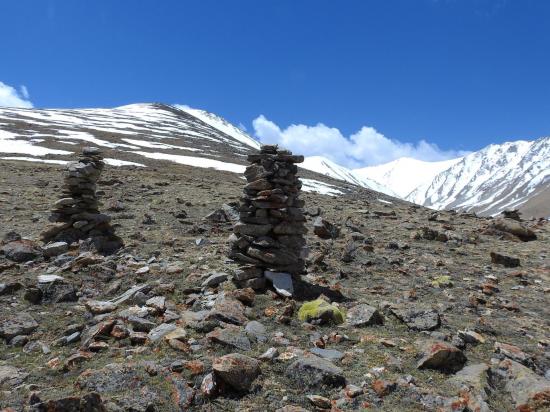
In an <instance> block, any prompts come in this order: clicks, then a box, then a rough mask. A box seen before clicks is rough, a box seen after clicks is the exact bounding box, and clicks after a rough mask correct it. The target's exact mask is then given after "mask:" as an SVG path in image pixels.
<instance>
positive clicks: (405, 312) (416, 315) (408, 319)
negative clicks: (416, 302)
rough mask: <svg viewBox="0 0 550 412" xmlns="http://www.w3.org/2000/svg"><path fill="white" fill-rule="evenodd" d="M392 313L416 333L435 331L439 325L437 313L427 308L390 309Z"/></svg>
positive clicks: (439, 320)
mask: <svg viewBox="0 0 550 412" xmlns="http://www.w3.org/2000/svg"><path fill="white" fill-rule="evenodd" d="M391 311H392V313H393V314H394V315H395V316H396V317H397V318H398V319H399V320H400V321H402V322H403V323H405V324H406V325H407V326H408V327H409V329H412V330H416V331H423V330H426V331H430V330H435V329H437V328H438V327H439V326H440V325H441V319H440V317H439V313H438V312H437V311H436V310H434V309H429V308H409V309H402V308H392V309H391Z"/></svg>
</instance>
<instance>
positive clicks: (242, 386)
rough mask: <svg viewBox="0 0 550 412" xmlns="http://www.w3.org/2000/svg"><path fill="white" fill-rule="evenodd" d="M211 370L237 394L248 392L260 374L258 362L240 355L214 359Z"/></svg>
mask: <svg viewBox="0 0 550 412" xmlns="http://www.w3.org/2000/svg"><path fill="white" fill-rule="evenodd" d="M212 370H213V372H214V374H215V375H216V377H218V378H219V379H221V380H222V381H224V382H225V383H226V384H228V385H229V386H231V387H232V388H233V389H235V390H237V391H239V392H244V391H248V390H249V389H250V388H251V387H252V383H253V382H254V380H255V379H256V378H257V377H258V375H260V373H261V370H260V362H258V361H257V360H256V359H254V358H251V357H249V356H246V355H241V354H240V353H230V354H229V355H225V356H222V357H219V358H216V359H214V362H213V363H212Z"/></svg>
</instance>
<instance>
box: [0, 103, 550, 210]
mask: <svg viewBox="0 0 550 412" xmlns="http://www.w3.org/2000/svg"><path fill="white" fill-rule="evenodd" d="M79 144H80V145H83V144H86V145H96V146H100V147H102V148H103V149H105V150H106V151H107V156H106V157H107V158H106V161H107V163H108V164H110V165H112V166H134V167H148V166H153V167H154V166H156V165H158V162H159V161H169V162H175V163H180V164H184V165H187V166H192V167H206V168H214V169H218V170H222V171H228V172H233V173H242V172H243V171H244V168H245V166H246V155H247V154H248V153H252V152H254V151H255V150H257V149H258V148H259V147H260V142H258V141H257V140H256V139H254V138H253V137H251V136H250V135H248V134H247V133H246V132H245V131H243V130H241V129H240V128H238V127H236V126H234V125H232V124H231V123H230V122H228V121H227V120H225V119H223V118H221V117H220V116H217V115H216V114H213V113H209V112H207V111H204V110H200V109H193V108H190V107H187V106H169V105H164V104H131V105H127V106H121V107H117V108H113V109H18V108H0V159H8V160H18V161H34V162H46V163H60V164H62V163H66V162H67V161H68V160H67V159H70V158H71V157H70V156H69V155H72V154H73V153H74V152H75V151H76V150H77V148H76V147H75V145H79ZM300 167H302V169H305V171H304V174H305V176H304V189H305V190H313V191H318V192H320V193H326V194H331V195H339V194H342V193H348V192H350V191H356V190H357V187H362V188H367V189H370V190H374V191H376V192H380V193H382V194H384V195H385V196H391V197H396V198H400V199H404V200H407V201H410V202H413V203H417V204H420V205H424V206H427V207H431V208H434V209H458V210H464V211H474V212H477V213H479V214H482V215H495V214H498V213H500V212H501V211H502V210H505V209H511V208H520V209H522V210H524V211H526V215H527V216H539V217H540V216H544V217H549V216H550V138H549V137H544V138H540V139H538V140H536V141H521V140H520V141H517V142H508V143H503V144H500V145H490V146H488V147H486V148H484V149H482V150H479V151H477V152H474V153H471V154H469V155H466V156H464V157H462V158H458V159H451V160H446V161H441V162H425V161H421V160H417V159H411V158H401V159H397V160H394V161H392V162H389V163H386V164H383V165H378V166H370V167H365V168H360V169H354V170H351V169H348V168H346V167H343V166H341V165H338V164H336V163H334V162H333V161H331V160H330V159H327V158H325V157H322V156H311V157H306V159H305V161H304V163H303V164H301V165H300ZM306 171H310V172H311V174H309V172H306Z"/></svg>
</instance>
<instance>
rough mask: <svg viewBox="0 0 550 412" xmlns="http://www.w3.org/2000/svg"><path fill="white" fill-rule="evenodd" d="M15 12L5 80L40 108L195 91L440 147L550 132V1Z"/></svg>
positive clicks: (190, 98) (30, 4)
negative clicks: (25, 90)
mask: <svg viewBox="0 0 550 412" xmlns="http://www.w3.org/2000/svg"><path fill="white" fill-rule="evenodd" d="M0 16H2V18H1V21H2V24H1V25H0V38H2V47H1V48H0V82H2V83H3V84H4V85H9V86H12V87H13V88H14V89H16V91H17V93H18V94H19V98H21V99H22V100H29V101H30V102H32V104H33V105H34V106H35V107H48V108H49V107H99V106H101V107H112V106H117V105H123V104H128V103H134V102H153V101H159V102H166V103H180V104H186V105H189V106H192V107H198V108H204V109H207V110H209V111H212V112H215V113H217V114H220V115H222V116H224V117H225V118H227V119H228V120H230V121H231V122H233V123H235V124H243V125H244V126H246V128H247V129H248V131H249V132H251V133H253V134H256V135H260V137H263V136H262V134H263V135H264V136H265V135H266V134H267V135H270V136H272V135H273V133H275V135H273V136H274V137H272V138H273V139H275V140H276V139H281V137H280V136H283V135H284V134H285V133H287V135H286V137H288V138H289V139H291V138H294V137H293V135H291V133H293V129H288V127H289V126H291V125H298V126H303V127H302V130H301V133H302V134H303V133H306V134H308V133H309V132H311V136H318V134H319V135H322V136H325V137H327V136H326V135H327V133H328V134H329V135H330V133H332V132H334V131H335V130H337V132H338V134H339V135H340V136H342V137H343V138H344V139H347V140H348V141H350V139H351V140H353V136H355V135H357V134H358V133H359V134H360V133H361V130H367V132H369V133H371V134H372V133H377V134H378V135H380V136H383V137H384V138H386V137H387V139H388V140H391V141H392V142H393V143H395V144H396V145H397V146H396V147H397V148H400V147H401V148H403V147H405V148H406V147H408V148H409V149H410V150H409V152H410V153H409V152H407V150H405V149H404V151H402V152H399V150H398V151H397V153H398V154H403V153H404V154H405V155H407V154H410V155H411V156H416V157H419V158H426V159H428V160H437V159H438V158H439V157H441V158H445V157H452V156H453V155H454V154H456V153H457V151H461V150H467V151H468V150H478V149H480V148H482V147H483V146H485V145H487V144H490V143H499V142H502V141H506V140H517V139H521V138H525V139H533V138H537V137H540V136H544V135H549V134H550V97H549V96H550V24H549V21H550V2H549V1H543V0H507V1H506V0H454V1H453V0H437V1H436V0H401V1H399V0H380V1H369V0H356V1H351V0H339V1H335V0H334V1H326V0H277V1H275V0H262V1H258V0H235V1H229V0H216V1H214V0H200V1H184V0H173V1H170V0H163V1H155V2H153V1H138V0H132V1H129V0H118V1H110V0H105V1H101V0H96V1H93V2H92V1H84V0H66V1H55V0H43V1H31V0H17V1H15V0H13V1H9V0H6V1H2V2H0ZM23 85H24V86H25V87H26V89H27V91H28V94H29V96H28V98H26V97H25V96H24V94H25V92H24V91H23V90H21V86H23ZM260 115H263V117H259V116H260ZM254 120H256V121H255V122H254V123H255V125H256V128H254V127H253V121H254ZM262 122H263V123H262ZM319 123H322V124H323V125H326V126H327V127H326V130H324V129H323V130H319V129H318V128H316V127H317V126H316V125H318V124H319ZM266 128H267V129H266ZM304 128H305V129H304ZM371 128H374V129H376V131H374V132H373V130H374V129H371ZM277 129H278V132H277ZM266 130H267V131H266ZM327 130H328V132H327ZM277 133H279V135H276V134H277ZM316 133H317V134H316ZM327 138H330V136H329V137H327ZM266 139H267V138H266ZM313 140H315V139H313ZM421 141H424V142H425V143H426V142H429V143H426V144H427V145H428V146H429V147H431V148H432V149H433V150H435V151H436V152H435V153H439V154H440V156H439V157H438V156H436V155H427V154H426V153H424V152H423V151H422V150H423V149H422V147H420V146H421V144H422V143H420V145H419V142H421ZM310 143H311V144H310V146H309V148H310V149H311V150H313V149H314V147H313V146H314V143H315V142H314V141H312V142H310ZM407 143H408V144H409V145H408V146H407ZM400 144H402V145H405V146H399V145H400ZM433 145H437V147H435V146H433ZM394 146H395V145H394ZM394 148H395V147H394ZM355 149H356V148H353V147H352V148H351V149H350V150H351V151H352V152H353V150H355ZM359 149H361V150H363V151H364V149H365V147H360V148H359ZM383 149H384V147H383V146H382V148H381V150H382V151H383ZM304 150H309V149H304ZM323 150H328V149H326V148H325V149H323ZM313 152H315V150H313ZM306 154H311V153H306ZM313 154H316V153H313ZM394 157H395V156H394ZM388 159H389V160H391V158H384V159H383V160H388ZM356 160H357V159H356ZM376 162H379V160H373V159H371V158H368V156H367V158H364V159H363V158H360V159H359V165H364V164H369V163H376ZM343 163H346V162H343ZM355 166H357V164H355Z"/></svg>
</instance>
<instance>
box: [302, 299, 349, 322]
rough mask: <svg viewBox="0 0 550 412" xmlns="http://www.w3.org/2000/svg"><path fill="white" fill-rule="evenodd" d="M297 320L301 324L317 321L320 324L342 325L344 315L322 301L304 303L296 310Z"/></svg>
mask: <svg viewBox="0 0 550 412" xmlns="http://www.w3.org/2000/svg"><path fill="white" fill-rule="evenodd" d="M298 319H300V320H301V321H303V322H312V321H319V322H320V323H335V324H340V323H344V319H345V313H344V311H343V310H342V309H340V308H338V307H336V306H334V305H331V304H330V303H328V302H326V301H324V300H323V299H316V300H312V301H310V302H305V303H304V304H303V305H302V306H301V307H300V310H298Z"/></svg>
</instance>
